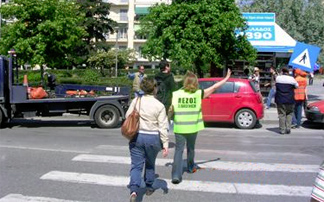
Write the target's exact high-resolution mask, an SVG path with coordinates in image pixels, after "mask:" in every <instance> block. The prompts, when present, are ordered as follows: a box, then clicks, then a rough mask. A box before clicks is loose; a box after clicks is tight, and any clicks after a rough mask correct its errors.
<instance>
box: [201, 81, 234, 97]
mask: <svg viewBox="0 0 324 202" xmlns="http://www.w3.org/2000/svg"><path fill="white" fill-rule="evenodd" d="M217 82H218V81H217ZM214 83H215V81H201V82H199V87H200V88H201V89H206V88H209V87H210V86H212V85H214ZM233 92H234V82H226V83H225V84H224V85H222V86H221V87H220V88H219V89H217V90H216V91H214V92H213V94H216V93H233Z"/></svg>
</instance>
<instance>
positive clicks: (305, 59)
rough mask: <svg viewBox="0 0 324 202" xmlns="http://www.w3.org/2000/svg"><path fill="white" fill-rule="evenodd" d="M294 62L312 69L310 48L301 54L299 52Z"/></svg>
mask: <svg viewBox="0 0 324 202" xmlns="http://www.w3.org/2000/svg"><path fill="white" fill-rule="evenodd" d="M292 63H293V64H296V65H301V66H304V67H306V68H308V69H311V68H312V66H311V62H310V58H309V52H308V49H305V50H304V51H303V52H302V53H301V54H299V55H298V56H297V57H296V58H295V59H294V60H293V61H292Z"/></svg>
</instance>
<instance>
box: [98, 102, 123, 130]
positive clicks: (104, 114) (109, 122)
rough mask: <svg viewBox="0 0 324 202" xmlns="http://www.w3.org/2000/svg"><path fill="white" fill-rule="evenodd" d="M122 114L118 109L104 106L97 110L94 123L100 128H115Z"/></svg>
mask: <svg viewBox="0 0 324 202" xmlns="http://www.w3.org/2000/svg"><path fill="white" fill-rule="evenodd" d="M119 119H120V114H119V112H118V109H116V107H114V106H111V105H104V106H101V107H99V108H98V109H97V111H96V113H95V115H94V121H95V123H96V124H97V126H98V127H99V128H114V127H116V126H117V125H118V123H119Z"/></svg>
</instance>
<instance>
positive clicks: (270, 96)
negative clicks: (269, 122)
mask: <svg viewBox="0 0 324 202" xmlns="http://www.w3.org/2000/svg"><path fill="white" fill-rule="evenodd" d="M275 94H276V89H275V88H271V89H270V91H269V95H268V98H267V108H270V106H271V100H272V98H274V96H275Z"/></svg>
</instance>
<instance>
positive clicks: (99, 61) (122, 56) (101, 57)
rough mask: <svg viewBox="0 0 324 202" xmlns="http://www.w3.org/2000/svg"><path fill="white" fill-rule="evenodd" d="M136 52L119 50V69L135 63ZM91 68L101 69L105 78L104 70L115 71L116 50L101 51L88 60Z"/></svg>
mask: <svg viewBox="0 0 324 202" xmlns="http://www.w3.org/2000/svg"><path fill="white" fill-rule="evenodd" d="M135 60H136V58H135V51H134V50H132V49H126V50H118V52H117V62H118V64H117V65H118V67H117V68H118V69H120V68H123V67H124V66H125V65H126V64H131V63H134V61H135ZM88 63H89V64H90V66H92V67H94V68H98V69H100V73H101V75H102V76H104V69H114V68H115V65H116V50H115V49H111V50H109V51H105V50H99V51H98V52H97V54H94V55H92V56H91V57H90V58H89V59H88Z"/></svg>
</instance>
